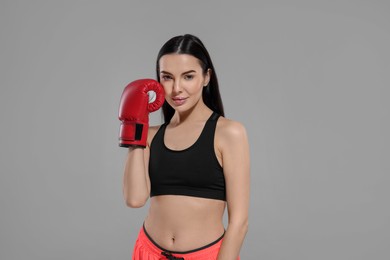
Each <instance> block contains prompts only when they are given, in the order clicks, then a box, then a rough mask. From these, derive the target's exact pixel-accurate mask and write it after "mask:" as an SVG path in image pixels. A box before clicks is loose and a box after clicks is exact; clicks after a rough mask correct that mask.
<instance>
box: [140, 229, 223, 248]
mask: <svg viewBox="0 0 390 260" xmlns="http://www.w3.org/2000/svg"><path fill="white" fill-rule="evenodd" d="M142 228H143V231H144V233H145V235H146V237H147V238H148V239H149V240H150V242H152V243H153V245H155V246H156V247H157V248H159V249H160V250H161V251H163V252H167V253H173V254H190V253H194V252H197V251H201V250H204V249H206V248H209V247H211V246H213V245H215V244H217V243H218V242H219V241H221V240H222V238H223V237H224V235H225V232H223V234H222V236H220V237H219V238H218V239H217V240H215V241H213V242H211V243H210V244H207V245H205V246H202V247H199V248H196V249H193V250H189V251H170V250H167V249H165V248H163V247H161V246H160V245H159V244H157V243H156V242H155V241H154V240H153V239H152V238H151V237H150V235H149V234H148V232H147V231H146V228H145V224H143V226H142Z"/></svg>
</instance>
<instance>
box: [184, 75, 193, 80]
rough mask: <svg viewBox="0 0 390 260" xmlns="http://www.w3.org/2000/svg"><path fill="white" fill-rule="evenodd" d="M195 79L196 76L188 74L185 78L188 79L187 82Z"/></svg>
mask: <svg viewBox="0 0 390 260" xmlns="http://www.w3.org/2000/svg"><path fill="white" fill-rule="evenodd" d="M193 78H194V75H191V74H188V75H185V76H184V79H186V80H191V79H193Z"/></svg>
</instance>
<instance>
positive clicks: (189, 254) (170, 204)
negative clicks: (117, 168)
mask: <svg viewBox="0 0 390 260" xmlns="http://www.w3.org/2000/svg"><path fill="white" fill-rule="evenodd" d="M156 68H157V80H158V82H160V84H161V85H162V88H163V90H159V89H158V86H156V85H159V86H161V85H160V84H159V83H158V82H156V84H154V83H153V81H152V80H144V81H143V80H141V81H137V82H136V83H135V84H133V85H136V86H137V87H138V88H139V89H141V90H142V91H140V93H141V94H139V95H143V96H145V93H146V92H147V91H150V90H152V91H154V92H157V101H156V102H154V103H157V105H155V106H157V107H151V106H150V105H151V104H146V103H145V102H144V101H142V102H141V101H139V100H141V99H140V98H139V96H137V95H138V94H134V93H132V94H131V95H133V100H132V102H129V101H128V102H127V103H130V104H131V105H129V106H131V107H130V108H129V107H127V108H126V110H134V109H139V107H143V108H142V109H143V110H145V111H147V112H149V111H153V110H156V109H158V106H160V105H161V104H162V103H163V102H164V104H163V114H164V120H165V123H164V124H163V125H161V126H155V127H150V128H148V122H147V120H148V119H147V118H148V115H147V114H146V116H145V115H144V116H138V118H142V119H140V120H138V122H137V126H136V127H133V126H132V127H131V128H132V130H131V131H134V133H135V134H134V135H138V136H140V139H143V140H144V141H143V143H142V141H141V143H140V141H138V142H137V141H133V142H132V141H128V142H126V138H125V137H124V136H125V135H126V134H127V132H128V131H129V130H128V128H129V127H130V126H128V125H127V126H122V127H121V136H122V139H121V140H122V141H121V142H122V143H121V144H122V145H121V146H125V147H129V150H128V156H127V159H126V164H125V170H124V183H123V192H124V197H125V201H126V203H127V205H128V206H129V207H133V208H137V207H142V206H144V205H145V203H146V201H147V200H148V199H149V198H150V208H149V213H148V215H147V217H146V218H145V221H144V225H143V227H142V228H141V230H140V233H139V237H138V239H137V242H136V244H135V247H134V252H133V259H134V260H136V259H144V260H146V259H148V260H153V259H156V260H157V259H185V260H189V259H197V260H202V259H218V260H236V259H239V252H240V248H241V246H242V243H243V241H244V237H245V235H246V232H247V229H248V208H249V179H250V177H249V172H250V169H249V168H250V167H249V164H250V163H249V146H248V139H247V134H246V130H245V128H244V127H243V125H242V124H240V123H238V122H235V121H232V120H229V119H226V118H225V117H224V111H223V106H222V101H221V97H220V93H219V89H218V80H217V75H216V72H215V69H214V66H213V64H212V61H211V58H210V56H209V54H208V52H207V50H206V48H205V46H204V45H203V43H202V42H201V41H200V40H199V39H198V38H197V37H195V36H193V35H188V34H187V35H183V36H177V37H174V38H172V39H170V40H169V41H168V42H166V43H165V44H164V45H163V47H162V48H161V50H160V52H159V54H158V57H157V64H156ZM132 89H135V87H134V86H133V88H132ZM164 93H165V94H164ZM161 96H162V97H163V98H165V101H164V100H162V99H161ZM122 99H123V96H122ZM142 100H145V97H144V98H143V99H142ZM161 100H162V101H161ZM122 101H123V100H122ZM159 102H160V103H161V104H160V105H159V104H158V103H159ZM122 103H123V102H122ZM124 106H125V105H123V104H121V109H120V114H121V113H122V114H123V113H125V112H123V110H124V108H123V107H124ZM121 111H122V112H121ZM130 114H131V113H130ZM123 117H126V116H122V119H123ZM135 117H137V116H135V115H127V118H135ZM139 125H141V127H139ZM140 129H141V130H140ZM146 130H147V131H146ZM137 131H138V134H137V133H136V132H137ZM141 132H142V133H141ZM145 132H146V133H147V137H146V134H145ZM226 207H227V210H228V225H227V227H226V229H225V227H224V225H223V214H224V211H225V208H226Z"/></svg>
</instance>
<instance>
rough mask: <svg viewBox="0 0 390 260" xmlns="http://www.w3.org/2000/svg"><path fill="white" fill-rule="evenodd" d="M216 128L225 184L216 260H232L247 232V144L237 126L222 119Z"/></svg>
mask: <svg viewBox="0 0 390 260" xmlns="http://www.w3.org/2000/svg"><path fill="white" fill-rule="evenodd" d="M224 121H225V120H224ZM220 129H221V130H220V138H219V140H220V142H219V144H220V151H221V154H222V163H223V169H224V175H225V181H226V200H227V209H228V226H227V230H226V233H225V236H224V239H223V242H222V246H221V249H220V252H219V254H218V260H230V259H231V260H236V259H237V258H238V256H239V253H240V249H241V246H242V243H243V241H244V238H245V235H246V233H247V230H248V211H249V188H250V158H249V144H248V138H247V134H246V130H245V128H244V126H242V125H241V124H240V123H238V122H234V121H229V120H226V121H225V122H224V124H223V125H222V124H221V127H220Z"/></svg>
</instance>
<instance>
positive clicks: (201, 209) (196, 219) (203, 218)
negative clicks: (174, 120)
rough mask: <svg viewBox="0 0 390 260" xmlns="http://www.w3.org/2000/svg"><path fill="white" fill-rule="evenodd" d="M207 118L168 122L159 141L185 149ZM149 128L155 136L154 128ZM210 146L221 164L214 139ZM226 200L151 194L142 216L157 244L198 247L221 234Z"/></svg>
mask: <svg viewBox="0 0 390 260" xmlns="http://www.w3.org/2000/svg"><path fill="white" fill-rule="evenodd" d="M210 118H211V117H210ZM210 118H209V120H210ZM206 122H208V120H207V121H205V120H203V121H202V120H201V121H198V122H194V123H192V124H188V125H185V124H183V125H182V126H176V127H175V126H170V125H168V126H167V127H166V129H164V133H162V140H161V142H162V144H163V146H165V147H166V148H167V149H168V150H171V149H172V150H175V151H184V150H187V148H190V147H192V146H194V144H196V142H198V141H199V139H200V137H201V135H202V136H203V135H204V131H205V130H204V129H205V126H206ZM151 132H152V133H153V136H155V133H156V132H157V129H154V130H152V131H151ZM213 139H214V138H213ZM215 140H217V136H216V137H215ZM211 149H213V151H212V152H213V153H214V154H213V155H215V158H216V160H218V162H217V163H218V164H221V162H222V160H221V155H220V152H219V151H218V149H216V147H215V144H214V140H212V146H211ZM196 159H197V158H194V160H196ZM218 166H219V165H218ZM222 174H223V173H222ZM225 204H226V203H225V201H224V200H221V199H213V198H204V197H197V196H185V195H180V194H179V195H159V196H153V197H151V199H150V209H149V214H148V216H147V218H146V219H145V229H146V231H147V232H148V234H149V235H150V237H151V238H152V239H153V240H154V241H155V242H156V243H157V244H158V245H159V246H161V247H163V248H165V249H167V250H170V251H188V250H193V249H196V248H200V247H202V246H204V245H207V244H209V243H211V242H213V241H215V240H217V239H218V238H219V237H220V236H221V235H222V234H223V232H224V226H223V221H222V220H223V213H224V209H225Z"/></svg>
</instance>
